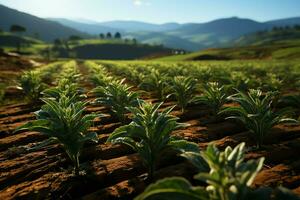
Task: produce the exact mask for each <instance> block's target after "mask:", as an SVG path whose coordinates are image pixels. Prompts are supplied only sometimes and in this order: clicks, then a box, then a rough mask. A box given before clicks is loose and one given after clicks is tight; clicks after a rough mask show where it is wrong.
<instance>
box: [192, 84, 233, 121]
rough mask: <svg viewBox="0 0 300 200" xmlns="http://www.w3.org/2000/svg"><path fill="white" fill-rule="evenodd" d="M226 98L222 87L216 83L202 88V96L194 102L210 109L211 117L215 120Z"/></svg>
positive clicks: (225, 92)
mask: <svg viewBox="0 0 300 200" xmlns="http://www.w3.org/2000/svg"><path fill="white" fill-rule="evenodd" d="M227 97H228V95H227V91H226V90H225V87H224V86H220V85H219V83H217V82H210V83H208V84H207V85H205V86H204V92H203V95H202V96H200V97H197V98H196V99H195V101H197V102H198V103H203V104H205V105H207V106H208V107H209V108H211V109H212V113H213V116H214V117H215V118H216V117H217V115H218V113H219V111H220V109H221V108H222V106H223V105H224V104H225V103H226V101H227Z"/></svg>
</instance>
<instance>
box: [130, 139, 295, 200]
mask: <svg viewBox="0 0 300 200" xmlns="http://www.w3.org/2000/svg"><path fill="white" fill-rule="evenodd" d="M183 156H185V157H186V158H188V159H189V160H191V161H192V163H193V164H194V165H195V166H196V167H197V168H198V169H199V170H200V173H199V174H197V175H196V176H194V178H195V179H196V180H197V181H204V182H206V183H207V186H206V187H204V186H192V184H191V183H189V181H188V180H186V179H184V178H180V177H173V178H166V179H163V180H160V181H158V182H156V183H154V184H152V185H150V186H149V187H148V188H147V189H146V190H145V191H144V192H143V193H142V194H141V195H139V196H138V197H137V198H135V200H181V199H182V200H185V199H186V200H252V199H255V200H258V199H261V200H269V199H271V196H272V194H271V193H272V191H271V190H270V189H269V188H265V189H257V190H253V189H252V188H251V187H250V186H251V185H252V183H253V181H254V178H255V177H256V175H257V173H258V172H259V171H260V170H261V168H262V166H263V162H264V158H260V159H258V160H249V161H247V162H245V161H244V157H245V143H241V144H239V145H237V146H236V147H235V148H234V149H232V148H231V147H227V148H226V149H225V151H223V152H222V151H219V150H218V148H216V146H214V145H209V146H208V147H207V149H206V151H202V152H200V153H194V152H186V153H183ZM206 168H207V169H206ZM279 195H282V196H280V197H282V199H290V198H289V197H293V199H295V198H296V196H295V195H293V194H292V193H291V192H290V191H289V190H287V189H284V190H282V189H281V192H280V194H278V196H279ZM273 196H274V195H273ZM272 198H273V197H272ZM275 199H276V198H275ZM278 199H280V198H278ZM296 199H298V198H296Z"/></svg>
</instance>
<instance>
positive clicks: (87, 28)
mask: <svg viewBox="0 0 300 200" xmlns="http://www.w3.org/2000/svg"><path fill="white" fill-rule="evenodd" d="M48 20H51V21H55V22H58V23H60V24H62V25H64V26H68V27H70V28H73V29H76V30H78V31H82V32H85V33H88V34H92V35H99V34H100V33H107V32H113V33H114V32H117V31H119V32H122V31H123V30H122V29H121V28H112V27H108V26H104V25H101V24H100V23H91V22H88V23H87V22H85V23H84V22H77V21H73V20H69V19H64V18H48Z"/></svg>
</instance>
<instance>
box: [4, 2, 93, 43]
mask: <svg viewBox="0 0 300 200" xmlns="http://www.w3.org/2000/svg"><path fill="white" fill-rule="evenodd" d="M13 24H17V25H20V26H23V27H25V28H26V32H25V33H24V35H26V36H31V37H33V36H34V35H35V36H37V37H39V38H40V39H41V40H44V41H48V42H52V41H53V40H54V39H56V38H68V37H69V36H70V35H79V36H81V37H88V35H87V34H84V33H82V32H80V31H78V30H75V29H72V28H69V27H66V26H63V25H61V24H59V23H57V22H53V21H49V20H45V19H42V18H39V17H35V16H33V15H30V14H27V13H23V12H20V11H18V10H14V9H11V8H8V7H5V6H3V5H0V28H1V29H2V30H4V31H7V32H8V31H9V29H10V27H11V25H13Z"/></svg>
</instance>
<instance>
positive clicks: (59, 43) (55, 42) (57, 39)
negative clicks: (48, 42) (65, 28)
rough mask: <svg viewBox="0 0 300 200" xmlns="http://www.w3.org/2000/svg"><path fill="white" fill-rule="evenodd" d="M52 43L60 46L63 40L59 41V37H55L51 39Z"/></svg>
mask: <svg viewBox="0 0 300 200" xmlns="http://www.w3.org/2000/svg"><path fill="white" fill-rule="evenodd" d="M53 44H54V46H55V47H61V46H62V44H63V42H62V41H61V39H59V38H56V39H55V40H54V41H53Z"/></svg>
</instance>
